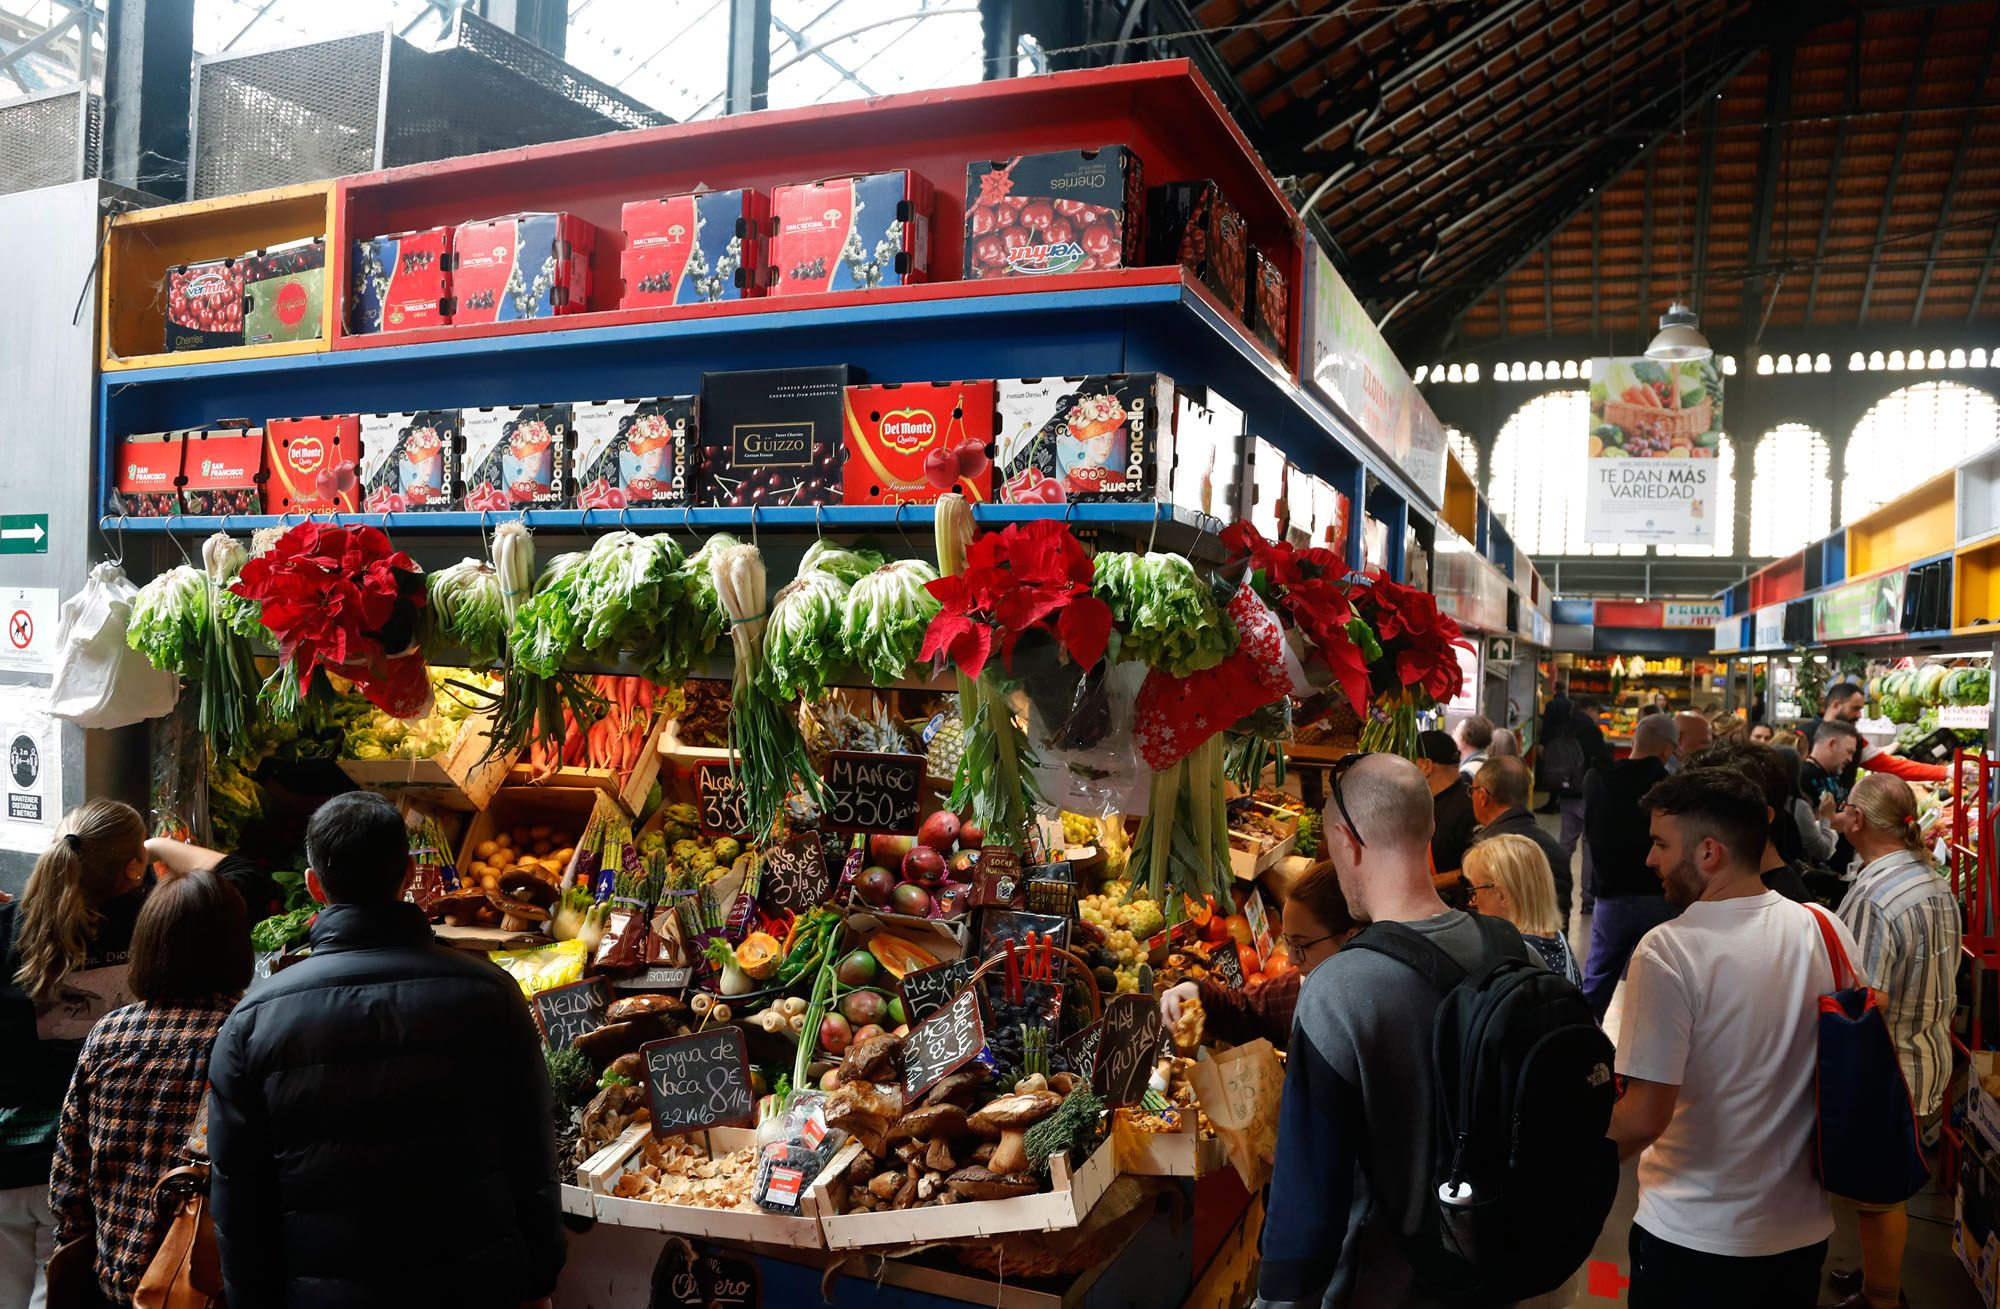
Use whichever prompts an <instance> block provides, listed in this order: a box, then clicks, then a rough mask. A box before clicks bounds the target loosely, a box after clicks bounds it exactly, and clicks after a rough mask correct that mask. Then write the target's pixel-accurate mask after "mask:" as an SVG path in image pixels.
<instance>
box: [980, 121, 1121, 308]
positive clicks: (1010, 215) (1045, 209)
mask: <svg viewBox="0 0 2000 1309" xmlns="http://www.w3.org/2000/svg"><path fill="white" fill-rule="evenodd" d="M1141 172H1142V170H1141V168H1140V165H1139V156H1138V155H1136V154H1134V153H1133V152H1132V151H1131V149H1130V148H1128V147H1126V146H1122V145H1107V146H1102V147H1099V148H1098V149H1095V150H1054V151H1050V152H1048V153H1046V154H1034V155H1016V156H1015V157H1014V158H1012V159H998V160H975V161H973V163H971V164H970V165H968V166H967V167H966V170H965V278H966V280H967V281H978V280H981V279H984V278H993V277H1047V276H1050V275H1052V274H1058V273H1088V272H1095V271H1098V270H1100V269H1106V268H1129V267H1131V266H1133V265H1135V264H1137V263H1139V261H1140V256H1141V254H1142V253H1143V247H1142V245H1141V243H1140V236H1141V231H1142V225H1141V218H1142V215H1143V214H1144V204H1143V199H1144V194H1145V192H1144V189H1143V178H1142V175H1141Z"/></svg>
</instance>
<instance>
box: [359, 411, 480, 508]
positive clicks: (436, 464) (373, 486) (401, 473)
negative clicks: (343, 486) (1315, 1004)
mask: <svg viewBox="0 0 2000 1309" xmlns="http://www.w3.org/2000/svg"><path fill="white" fill-rule="evenodd" d="M459 458H460V448H459V434H458V410H456V409H426V410H419V411H416V412H412V413H401V414H362V415H361V507H362V508H363V509H364V510H366V511H367V512H369V513H371V514H402V513H421V512H425V511H436V510H440V509H453V508H456V507H457V505H458V502H459V501H460V500H461V499H462V498H463V497H464V495H465V483H464V480H463V479H462V478H461V477H460V475H459Z"/></svg>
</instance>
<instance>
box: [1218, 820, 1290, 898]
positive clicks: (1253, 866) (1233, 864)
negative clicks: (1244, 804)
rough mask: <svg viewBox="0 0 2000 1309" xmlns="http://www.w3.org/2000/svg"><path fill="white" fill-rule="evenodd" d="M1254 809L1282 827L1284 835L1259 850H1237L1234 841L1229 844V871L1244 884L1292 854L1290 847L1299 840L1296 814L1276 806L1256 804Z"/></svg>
mask: <svg viewBox="0 0 2000 1309" xmlns="http://www.w3.org/2000/svg"><path fill="white" fill-rule="evenodd" d="M1254 807H1255V808H1257V809H1259V810H1261V811H1262V812H1263V813H1264V815H1265V816H1266V817H1268V818H1270V819H1272V820H1273V821H1274V822H1276V823H1277V824H1278V825H1279V826H1281V827H1284V828H1285V829H1286V834H1285V835H1284V836H1283V837H1281V838H1279V839H1278V840H1277V841H1274V842H1273V843H1271V844H1270V845H1267V846H1264V847H1262V848H1261V849H1251V850H1239V849H1237V847H1236V844H1235V842H1234V841H1231V842H1230V846H1229V869H1230V871H1231V872H1233V873H1235V874H1236V876H1237V877H1239V878H1241V879H1243V880H1244V881H1246V882H1247V881H1255V880H1256V878H1257V876H1258V874H1260V873H1262V872H1263V871H1264V870H1265V869H1267V868H1269V867H1271V866H1272V865H1274V864H1276V863H1277V862H1278V861H1279V860H1280V859H1283V858H1284V857H1285V856H1286V855H1289V854H1290V853H1291V852H1292V847H1293V846H1294V845H1296V844H1297V843H1298V839H1299V816H1298V814H1296V813H1294V812H1292V811H1290V810H1286V809H1280V808H1278V807H1277V806H1276V805H1267V804H1256V805H1255V806H1254ZM1234 834H1235V833H1234V831H1233V830H1232V832H1231V835H1232V836H1233V835H1234ZM1245 835H1246V836H1248V835H1251V834H1250V833H1245Z"/></svg>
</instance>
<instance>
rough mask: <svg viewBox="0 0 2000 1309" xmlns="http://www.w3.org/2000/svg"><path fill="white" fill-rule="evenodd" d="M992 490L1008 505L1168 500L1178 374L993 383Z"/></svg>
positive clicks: (1116, 375)
mask: <svg viewBox="0 0 2000 1309" xmlns="http://www.w3.org/2000/svg"><path fill="white" fill-rule="evenodd" d="M994 388H995V399H996V402H997V404H996V407H997V410H998V414H997V421H996V426H995V454H994V458H993V480H994V490H995V493H996V494H997V496H998V498H999V500H1000V502H1001V503H1002V504H1062V503H1064V502H1066V501H1072V500H1162V501H1164V500H1169V499H1171V498H1172V497H1171V494H1170V493H1171V490H1172V486H1171V481H1170V479H1171V477H1172V474H1173V466H1174V440H1173V412H1174V411H1173V403H1174V384H1173V380H1172V379H1171V378H1169V377H1167V376H1166V375H1165V374H1163V373H1111V374H1104V375H1100V376H1095V377H1030V378H1003V379H1002V380H1000V381H998V382H996V383H994Z"/></svg>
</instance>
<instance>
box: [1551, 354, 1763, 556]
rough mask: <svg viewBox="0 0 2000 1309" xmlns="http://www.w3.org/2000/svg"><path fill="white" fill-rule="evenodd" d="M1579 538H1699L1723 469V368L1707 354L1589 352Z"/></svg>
mask: <svg viewBox="0 0 2000 1309" xmlns="http://www.w3.org/2000/svg"><path fill="white" fill-rule="evenodd" d="M1590 377H1591V383H1590V436H1589V440H1588V441H1587V442H1586V446H1587V450H1588V456H1587V457H1588V459H1589V461H1590V462H1589V470H1590V471H1589V478H1588V483H1587V490H1586V493H1585V496H1584V519H1583V528H1584V539H1585V540H1586V541H1590V542H1592V543H1594V544H1603V543H1616V544H1639V545H1708V544H1711V543H1713V541H1714V540H1715V528H1716V519H1717V518H1718V517H1719V516H1720V515H1722V514H1725V513H1728V512H1729V506H1727V505H1723V504H1720V503H1718V502H1717V499H1716V495H1717V492H1718V491H1719V489H1720V487H1721V477H1722V474H1721V473H1720V472H1719V471H1718V465H1717V462H1716V459H1717V455H1718V452H1719V451H1720V448H1721V445H1722V374H1721V373H1720V372H1719V371H1718V370H1717V369H1716V367H1715V361H1714V360H1713V359H1688V360H1680V361H1666V360H1659V359H1646V358H1629V359H1596V360H1593V361H1592V362H1591V370H1590Z"/></svg>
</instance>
